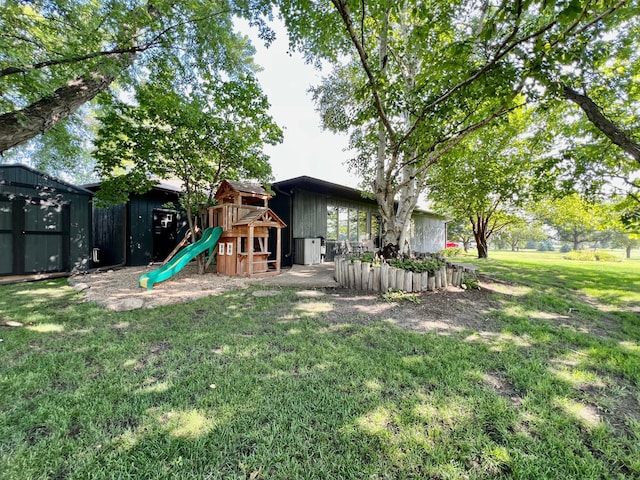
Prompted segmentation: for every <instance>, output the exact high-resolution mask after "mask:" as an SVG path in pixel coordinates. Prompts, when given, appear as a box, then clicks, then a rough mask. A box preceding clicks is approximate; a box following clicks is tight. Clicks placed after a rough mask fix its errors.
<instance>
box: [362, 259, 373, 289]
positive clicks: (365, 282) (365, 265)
mask: <svg viewBox="0 0 640 480" xmlns="http://www.w3.org/2000/svg"><path fill="white" fill-rule="evenodd" d="M360 268H362V290H368V289H369V274H370V272H369V270H370V269H371V264H370V263H369V262H362V264H361V265H360Z"/></svg>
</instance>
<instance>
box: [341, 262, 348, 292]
mask: <svg viewBox="0 0 640 480" xmlns="http://www.w3.org/2000/svg"><path fill="white" fill-rule="evenodd" d="M340 263H341V267H340V277H341V278H342V286H343V287H348V286H349V260H347V259H346V258H345V257H342V259H341V260H340Z"/></svg>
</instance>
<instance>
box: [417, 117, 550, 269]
mask: <svg viewBox="0 0 640 480" xmlns="http://www.w3.org/2000/svg"><path fill="white" fill-rule="evenodd" d="M530 124H531V125H530ZM527 125H530V126H529V127H528V128H527ZM537 126H538V125H537V124H535V122H532V115H531V112H526V111H524V110H518V111H515V112H512V113H511V114H510V115H509V116H508V117H506V118H505V119H502V120H501V121H500V122H497V123H495V124H493V125H491V126H489V127H487V128H486V129H485V130H484V131H482V132H475V133H473V134H471V135H470V136H469V137H468V138H467V139H466V140H465V141H463V142H461V143H460V144H459V145H458V146H456V148H454V149H452V150H451V152H450V153H449V155H447V156H446V157H444V158H442V159H441V160H440V161H439V162H438V163H436V164H434V165H433V166H432V167H431V169H430V172H429V177H428V183H427V186H428V193H429V198H430V199H431V200H432V201H433V202H434V203H435V205H436V206H437V207H438V209H439V210H441V211H443V212H445V213H446V214H447V215H449V216H451V217H453V218H455V219H463V218H466V219H467V221H468V222H469V223H470V224H471V228H472V231H473V235H474V238H475V241H476V245H477V250H478V257H479V258H487V256H488V245H489V238H490V237H491V236H492V235H494V234H496V233H498V232H499V231H500V230H502V229H503V228H505V227H507V226H508V225H509V224H511V223H514V222H518V221H519V218H518V216H517V215H515V213H516V212H517V211H518V208H520V207H522V206H523V205H524V203H525V202H526V201H527V200H529V199H530V198H531V196H532V195H533V194H534V192H536V191H537V190H539V189H540V187H539V184H540V183H543V182H544V177H543V176H541V175H540V174H539V172H540V170H541V169H542V168H544V164H545V159H544V157H543V156H542V155H541V153H542V152H543V151H544V150H546V142H545V139H546V134H545V132H544V131H537V129H536V127H537ZM519 132H522V133H519Z"/></svg>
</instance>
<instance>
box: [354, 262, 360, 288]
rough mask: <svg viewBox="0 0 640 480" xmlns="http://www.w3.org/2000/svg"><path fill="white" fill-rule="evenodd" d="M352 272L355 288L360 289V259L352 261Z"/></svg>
mask: <svg viewBox="0 0 640 480" xmlns="http://www.w3.org/2000/svg"><path fill="white" fill-rule="evenodd" d="M353 272H354V276H355V288H356V290H362V262H361V261H360V260H354V261H353Z"/></svg>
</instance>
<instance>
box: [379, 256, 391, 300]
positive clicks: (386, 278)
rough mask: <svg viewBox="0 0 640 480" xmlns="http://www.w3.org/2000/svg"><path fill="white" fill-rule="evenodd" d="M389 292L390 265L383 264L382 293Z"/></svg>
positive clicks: (381, 276) (381, 275)
mask: <svg viewBox="0 0 640 480" xmlns="http://www.w3.org/2000/svg"><path fill="white" fill-rule="evenodd" d="M387 290H389V264H388V263H386V262H385V263H383V264H382V265H380V291H381V292H382V293H385V292H386V291H387Z"/></svg>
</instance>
